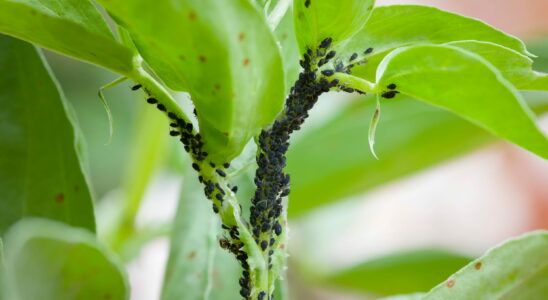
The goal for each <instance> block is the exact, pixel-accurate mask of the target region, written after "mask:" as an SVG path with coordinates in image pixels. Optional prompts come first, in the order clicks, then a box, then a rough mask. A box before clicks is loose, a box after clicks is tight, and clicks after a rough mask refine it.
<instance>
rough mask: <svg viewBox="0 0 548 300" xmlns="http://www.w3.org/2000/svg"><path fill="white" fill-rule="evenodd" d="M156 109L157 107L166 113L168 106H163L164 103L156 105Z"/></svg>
mask: <svg viewBox="0 0 548 300" xmlns="http://www.w3.org/2000/svg"><path fill="white" fill-rule="evenodd" d="M156 107H157V108H158V109H159V110H161V111H166V106H165V105H163V104H162V103H160V104H158V105H156Z"/></svg>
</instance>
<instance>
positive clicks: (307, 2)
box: [304, 0, 311, 8]
mask: <svg viewBox="0 0 548 300" xmlns="http://www.w3.org/2000/svg"><path fill="white" fill-rule="evenodd" d="M310 2H311V0H306V1H305V2H304V7H307V8H308V7H309V6H310Z"/></svg>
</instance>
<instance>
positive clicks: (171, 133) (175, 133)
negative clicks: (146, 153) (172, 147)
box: [169, 130, 181, 136]
mask: <svg viewBox="0 0 548 300" xmlns="http://www.w3.org/2000/svg"><path fill="white" fill-rule="evenodd" d="M179 134H181V133H180V132H179V131H176V130H171V131H170V132H169V135H171V136H178V135H179Z"/></svg>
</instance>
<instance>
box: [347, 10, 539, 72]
mask: <svg viewBox="0 0 548 300" xmlns="http://www.w3.org/2000/svg"><path fill="white" fill-rule="evenodd" d="M460 40H476V41H486V42H491V43H494V44H499V45H501V46H504V47H506V48H509V49H512V50H515V51H517V52H519V53H521V54H523V55H530V54H529V52H528V51H527V49H526V47H525V45H524V44H523V42H522V41H520V40H519V39H518V38H515V37H513V36H511V35H509V34H506V33H504V32H502V31H499V30H497V29H495V28H493V27H491V26H490V25H488V24H486V23H484V22H482V21H480V20H476V19H472V18H468V17H464V16H461V15H458V14H454V13H451V12H447V11H443V10H440V9H438V8H435V7H428V6H420V5H393V6H383V7H376V8H375V9H373V12H372V13H371V17H370V18H369V20H368V21H367V23H366V24H365V26H364V27H363V29H362V30H361V31H360V32H359V33H357V34H356V35H355V36H354V37H353V38H352V39H351V40H349V42H348V43H347V44H345V45H341V49H340V52H342V53H347V54H350V53H354V52H355V53H358V54H362V53H363V52H364V50H365V49H367V48H369V47H372V48H374V51H373V53H372V54H371V55H367V59H368V61H369V62H368V63H367V64H365V65H362V66H356V67H355V68H354V69H352V73H353V74H355V75H357V76H360V77H362V78H365V79H367V80H370V81H374V80H375V71H376V70H377V66H378V64H379V63H380V62H381V60H382V59H383V58H384V56H386V55H387V54H388V53H389V52H390V51H391V50H393V49H395V48H398V47H402V46H408V45H413V44H425V43H430V44H443V43H447V42H452V41H460ZM342 53H341V54H342Z"/></svg>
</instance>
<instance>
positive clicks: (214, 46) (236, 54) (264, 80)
mask: <svg viewBox="0 0 548 300" xmlns="http://www.w3.org/2000/svg"><path fill="white" fill-rule="evenodd" d="M99 2H100V3H102V4H103V5H104V6H105V7H106V8H107V9H108V10H109V11H110V12H111V13H112V14H113V15H114V16H115V17H116V19H117V20H119V21H120V22H122V23H123V25H124V27H125V28H126V29H127V30H128V31H129V32H130V33H131V35H132V37H133V38H134V41H135V43H136V46H137V48H138V49H139V50H140V53H141V54H142V55H143V57H144V58H145V60H146V61H147V62H148V63H149V65H150V66H151V67H152V68H153V69H154V71H155V72H156V73H157V74H158V76H159V77H160V78H161V79H162V80H163V81H164V82H165V83H166V84H167V85H168V86H169V87H170V88H172V89H174V90H183V91H187V92H189V93H190V94H191V97H192V101H193V102H194V104H195V106H196V109H197V112H198V120H199V123H200V134H201V135H202V137H203V141H204V143H205V150H206V151H207V152H208V153H209V156H208V158H210V159H212V160H213V161H214V162H216V163H223V162H225V161H227V160H230V159H232V158H234V157H235V156H237V155H238V154H239V153H240V152H241V150H242V149H243V147H244V146H245V144H246V143H247V141H248V140H249V139H250V138H251V137H252V136H254V135H255V134H257V133H258V131H259V130H260V129H261V128H262V127H263V126H264V125H266V124H269V123H271V122H272V121H273V119H274V117H275V116H276V115H277V114H278V113H279V112H280V110H281V108H282V104H283V100H284V73H283V65H282V59H281V55H280V50H279V47H278V46H277V44H276V41H275V39H274V36H273V33H272V32H271V30H270V28H269V27H268V25H267V24H266V20H265V18H264V16H262V15H261V14H262V13H261V12H259V11H258V8H257V7H256V6H255V5H253V4H251V3H250V2H249V0H236V1H217V0H202V1H193V0H182V1H168V0H159V1H148V0H136V1H129V2H128V1H125V0H100V1H99ZM160 20H161V21H160Z"/></svg>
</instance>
